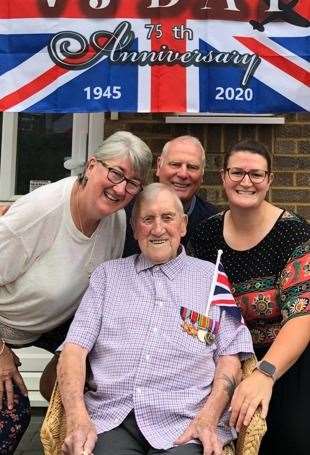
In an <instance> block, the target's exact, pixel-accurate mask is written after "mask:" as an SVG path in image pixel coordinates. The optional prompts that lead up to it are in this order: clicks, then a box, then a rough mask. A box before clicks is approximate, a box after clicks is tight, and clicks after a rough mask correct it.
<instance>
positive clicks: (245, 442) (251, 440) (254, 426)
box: [236, 355, 267, 455]
mask: <svg viewBox="0 0 310 455" xmlns="http://www.w3.org/2000/svg"><path fill="white" fill-rule="evenodd" d="M256 363H257V359H256V357H255V356H254V355H253V356H252V357H249V358H248V359H247V360H245V361H244V362H243V363H242V379H245V378H246V377H248V376H250V375H251V374H252V372H253V370H254V369H255V367H256ZM266 431H267V424H266V420H265V419H263V418H262V416H261V409H260V408H258V409H257V410H256V411H255V413H254V415H253V417H252V419H251V422H250V423H249V425H248V426H247V427H245V426H243V427H242V428H241V430H240V432H239V435H238V439H237V444H236V455H257V454H258V451H259V447H260V444H261V441H262V439H263V436H264V434H265V433H266Z"/></svg>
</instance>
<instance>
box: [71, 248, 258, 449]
mask: <svg viewBox="0 0 310 455" xmlns="http://www.w3.org/2000/svg"><path fill="white" fill-rule="evenodd" d="M213 271H214V265H213V264H211V263H209V262H207V261H202V260H199V259H196V258H192V257H189V256H187V255H186V253H185V251H184V249H183V250H182V252H181V253H180V254H179V255H178V256H177V257H176V258H175V259H172V260H171V261H169V262H167V263H166V264H161V265H155V266H154V265H152V264H151V263H150V262H149V261H148V260H147V259H146V258H145V257H144V256H143V255H139V256H137V255H134V256H130V257H128V258H124V259H118V260H113V261H108V262H105V263H104V264H102V265H101V266H99V267H98V268H97V269H96V270H95V272H94V273H93V275H92V277H91V280H90V285H89V288H88V290H87V291H86V293H85V296H84V298H83V300H82V302H81V305H80V307H79V309H78V311H77V312H76V315H75V318H74V321H73V323H72V325H71V328H70V330H69V333H68V336H67V338H66V342H71V343H75V344H78V345H80V346H82V347H84V348H86V349H87V350H88V351H89V352H90V354H89V360H90V365H91V370H92V376H91V379H90V382H89V384H90V387H91V389H92V390H90V391H88V392H87V393H86V395H85V402H86V406H87V409H88V411H89V414H90V417H91V418H92V420H93V421H94V423H95V425H96V428H97V432H98V433H102V432H105V431H108V430H111V429H113V428H115V427H117V426H118V425H120V424H121V423H122V421H123V420H124V419H125V417H126V416H127V415H128V414H129V412H130V411H131V410H132V409H134V411H135V416H136V420H137V423H138V425H139V428H140V430H141V432H142V433H143V435H144V436H145V438H146V439H147V440H148V442H149V443H150V444H151V446H152V447H154V448H158V449H168V448H170V447H172V446H173V445H174V441H175V440H176V438H177V437H178V436H179V435H181V433H182V432H183V431H184V430H185V428H186V427H187V425H188V424H189V423H190V422H191V420H192V419H193V418H194V417H195V416H196V414H197V412H198V411H199V410H200V409H201V407H202V406H203V404H204V403H205V401H206V398H207V396H208V394H209V393H210V390H211V385H212V381H213V377H214V371H215V362H216V360H217V358H218V356H221V355H230V354H239V355H240V358H241V359H243V358H246V357H248V355H249V354H251V353H252V352H253V348H252V340H251V336H250V333H249V331H248V329H247V328H246V326H245V325H243V324H241V323H240V322H239V321H238V320H237V319H235V318H233V317H231V316H229V315H228V314H227V313H226V312H225V311H224V310H223V311H222V310H221V309H220V308H219V307H218V306H212V307H211V308H212V310H211V312H210V317H212V318H214V319H216V320H219V319H221V321H220V329H219V332H218V334H217V336H216V339H215V342H214V343H213V344H211V345H210V346H208V345H206V344H205V343H202V342H200V341H199V340H198V338H196V337H192V336H190V335H189V334H188V333H186V332H184V331H183V330H182V328H181V323H182V319H181V316H180V307H181V306H183V307H187V308H188V309H190V310H195V311H197V312H198V313H200V314H201V313H204V312H205V307H206V303H207V299H208V295H209V290H210V285H211V280H212V275H213ZM218 435H219V438H220V439H221V441H222V442H223V443H226V442H228V441H230V440H232V439H233V438H234V437H235V434H234V432H233V430H231V428H230V427H229V426H228V424H227V414H225V415H224V417H223V418H222V419H221V421H220V423H219V426H218Z"/></svg>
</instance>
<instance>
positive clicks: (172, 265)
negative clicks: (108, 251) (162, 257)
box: [135, 245, 187, 280]
mask: <svg viewBox="0 0 310 455" xmlns="http://www.w3.org/2000/svg"><path fill="white" fill-rule="evenodd" d="M186 256H187V255H186V252H185V248H184V246H182V245H180V253H179V254H178V255H177V257H176V258H174V259H171V260H170V261H168V262H166V263H165V264H153V263H152V262H151V261H150V260H149V259H148V258H146V257H145V256H144V255H143V254H142V253H141V254H139V255H138V256H137V258H136V261H135V267H136V271H137V273H140V272H142V271H144V270H148V269H153V270H156V269H157V270H161V271H162V272H163V273H164V274H165V275H166V276H167V277H168V278H169V280H173V279H174V278H175V276H176V275H177V274H178V273H179V272H180V271H181V270H182V269H183V267H184V266H185V259H186Z"/></svg>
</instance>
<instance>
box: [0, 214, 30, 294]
mask: <svg viewBox="0 0 310 455" xmlns="http://www.w3.org/2000/svg"><path fill="white" fill-rule="evenodd" d="M0 257H1V261H0V286H5V285H6V284H8V283H11V282H12V281H15V279H16V278H17V277H18V276H19V275H21V274H22V273H24V272H25V270H26V267H27V260H28V255H27V252H26V248H25V246H24V244H23V242H22V239H21V238H20V237H19V236H17V235H15V234H14V233H13V232H12V231H11V230H10V228H9V227H8V226H7V225H6V224H5V223H4V222H3V220H0Z"/></svg>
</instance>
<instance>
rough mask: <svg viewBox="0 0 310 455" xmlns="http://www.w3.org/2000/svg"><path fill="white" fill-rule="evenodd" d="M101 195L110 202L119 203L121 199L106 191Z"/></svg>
mask: <svg viewBox="0 0 310 455" xmlns="http://www.w3.org/2000/svg"><path fill="white" fill-rule="evenodd" d="M103 194H104V195H105V197H106V198H107V199H109V201H111V202H120V201H121V199H120V198H119V197H116V196H113V195H112V194H110V193H108V192H107V191H104V192H103Z"/></svg>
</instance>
